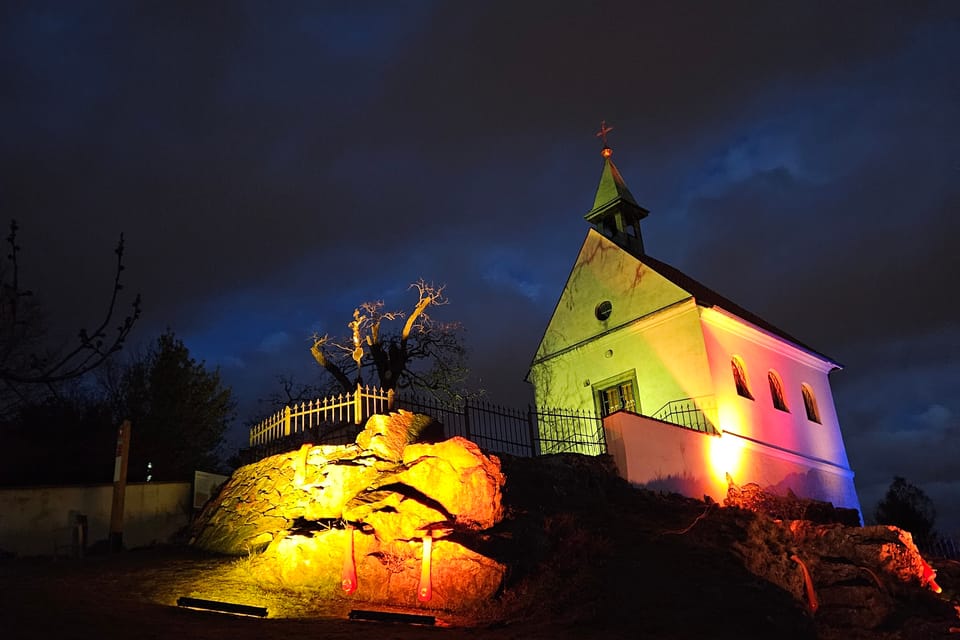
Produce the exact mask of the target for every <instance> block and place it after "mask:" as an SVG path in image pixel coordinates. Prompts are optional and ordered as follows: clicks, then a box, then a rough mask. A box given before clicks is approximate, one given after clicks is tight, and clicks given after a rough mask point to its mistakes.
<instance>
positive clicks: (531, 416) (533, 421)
mask: <svg viewBox="0 0 960 640" xmlns="http://www.w3.org/2000/svg"><path fill="white" fill-rule="evenodd" d="M527 429H529V431H530V457H531V458H535V457H537V456H538V455H539V452H538V451H537V449H538V447H537V445H538V444H539V443H540V434H539V433H537V414H536V413H535V412H534V410H533V407H531V406H530V405H527Z"/></svg>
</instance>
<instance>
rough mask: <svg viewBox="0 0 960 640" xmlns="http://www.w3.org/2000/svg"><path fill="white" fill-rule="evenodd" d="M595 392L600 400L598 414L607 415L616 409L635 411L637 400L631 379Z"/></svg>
mask: <svg viewBox="0 0 960 640" xmlns="http://www.w3.org/2000/svg"><path fill="white" fill-rule="evenodd" d="M597 393H598V396H599V400H600V415H602V416H608V415H610V414H611V413H615V412H617V411H632V412H634V413H637V400H636V394H635V393H634V389H633V381H632V380H628V381H626V382H620V383H617V384H615V385H613V386H610V387H606V388H605V389H600V390H599V391H598V392H597Z"/></svg>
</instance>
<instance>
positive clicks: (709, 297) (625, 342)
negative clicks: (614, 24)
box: [527, 127, 860, 510]
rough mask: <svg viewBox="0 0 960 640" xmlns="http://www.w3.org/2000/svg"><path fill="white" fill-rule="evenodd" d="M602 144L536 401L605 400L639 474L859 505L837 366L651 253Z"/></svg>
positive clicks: (537, 367)
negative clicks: (835, 385) (833, 383)
mask: <svg viewBox="0 0 960 640" xmlns="http://www.w3.org/2000/svg"><path fill="white" fill-rule="evenodd" d="M602 133H603V134H604V136H605V134H606V129H605V127H604V130H602ZM602 156H603V158H604V165H603V173H602V174H601V177H600V185H599V187H598V188H597V194H596V198H595V200H594V204H593V208H592V209H591V210H590V211H589V213H587V214H586V216H585V217H586V220H587V222H588V223H589V224H590V229H589V230H588V231H587V235H586V238H585V239H584V241H583V245H582V246H581V248H580V253H579V255H578V256H577V259H576V261H575V262H574V265H573V269H572V271H571V273H570V276H569V278H568V279H567V283H566V285H565V286H564V288H563V291H562V293H561V294H560V299H559V301H558V303H557V305H556V308H555V310H554V312H553V316H552V317H551V319H550V322H549V323H548V325H547V328H546V331H545V332H544V335H543V338H542V340H541V342H540V345H539V347H538V348H537V351H536V355H535V357H534V359H533V363H532V364H531V367H530V371H529V373H528V376H527V380H528V381H529V382H531V383H532V384H533V386H534V393H535V397H536V403H537V406H540V407H564V408H573V409H584V410H590V411H596V412H597V413H598V414H599V415H601V416H602V417H603V422H604V431H605V433H606V439H607V450H608V453H610V454H611V455H612V456H613V458H614V460H615V462H616V465H617V468H618V470H619V472H620V474H621V475H622V476H623V477H624V478H626V479H627V480H628V481H630V482H631V483H632V484H634V485H637V486H645V487H649V488H653V489H661V490H667V491H676V492H678V493H681V494H684V495H688V496H690V497H695V498H702V497H703V496H704V495H709V496H710V497H712V498H713V499H715V500H716V501H718V502H722V501H723V498H724V497H725V496H726V492H727V486H728V482H729V481H732V482H734V483H736V484H737V485H740V486H742V485H745V484H747V483H757V484H759V485H760V486H761V487H762V488H764V489H766V490H769V491H772V492H774V493H777V494H780V495H785V494H787V493H788V491H792V492H793V493H794V494H795V495H797V496H800V497H805V498H813V499H817V500H825V501H829V502H832V503H833V504H834V505H835V506H838V507H847V508H854V509H857V510H859V509H860V504H859V500H858V498H857V494H856V490H855V488H854V484H853V471H852V470H851V469H850V464H849V462H848V461H847V454H846V450H845V448H844V444H843V437H842V435H841V433H840V424H839V421H838V420H837V413H836V408H835V407H834V402H833V395H832V393H831V390H830V381H829V378H828V376H829V374H830V372H831V371H833V370H835V369H839V368H840V365H839V364H838V363H837V362H835V361H834V360H832V359H831V358H829V357H828V356H826V355H824V354H822V353H819V352H817V351H815V350H814V349H812V348H810V347H809V346H807V345H805V344H803V343H802V342H800V341H799V340H797V339H796V338H793V337H792V336H790V335H788V334H787V333H786V332H784V331H782V330H780V329H778V328H777V327H775V326H773V325H772V324H770V323H769V322H766V321H765V320H763V319H762V318H760V317H758V316H756V315H754V314H752V313H750V312H749V311H747V310H746V309H744V308H743V307H740V306H739V305H737V304H735V303H734V302H732V301H730V300H728V299H727V298H725V297H723V296H722V295H720V294H718V293H716V292H715V291H713V290H712V289H710V288H708V287H706V286H704V285H703V284H701V283H700V282H698V281H696V280H694V279H693V278H691V277H690V276H688V275H686V274H684V273H683V272H681V271H680V270H678V269H676V268H674V267H672V266H670V265H668V264H666V263H664V262H661V261H660V260H657V259H655V258H653V257H651V256H650V255H648V254H647V252H646V249H645V248H644V243H643V237H642V235H641V233H640V222H641V220H643V219H644V218H645V217H647V215H648V213H649V212H648V211H647V210H646V209H644V208H643V207H641V206H640V205H639V204H637V201H636V200H635V199H634V197H633V195H632V194H631V193H630V191H629V189H627V186H626V184H625V183H624V181H623V178H622V177H621V175H620V173H619V171H617V167H616V166H615V165H614V163H613V161H612V160H611V156H612V151H611V150H610V148H609V147H607V146H606V145H604V147H603V151H602ZM541 428H543V427H541ZM541 435H542V436H546V437H549V434H541Z"/></svg>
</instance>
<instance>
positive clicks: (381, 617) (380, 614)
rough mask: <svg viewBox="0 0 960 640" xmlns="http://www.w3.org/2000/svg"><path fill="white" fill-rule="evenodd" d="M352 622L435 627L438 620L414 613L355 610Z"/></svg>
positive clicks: (350, 616)
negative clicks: (400, 623)
mask: <svg viewBox="0 0 960 640" xmlns="http://www.w3.org/2000/svg"><path fill="white" fill-rule="evenodd" d="M349 618H350V619H351V620H369V621H372V622H402V623H404V624H421V625H427V626H430V627H432V626H434V625H436V624H437V619H436V618H434V617H433V616H420V615H415V614H412V613H395V612H392V611H364V610H363V609H354V610H353V611H351V612H350V615H349Z"/></svg>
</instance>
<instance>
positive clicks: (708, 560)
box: [0, 461, 960, 640]
mask: <svg viewBox="0 0 960 640" xmlns="http://www.w3.org/2000/svg"><path fill="white" fill-rule="evenodd" d="M549 462H550V461H540V462H539V463H538V464H540V465H547V464H548V463H549ZM531 465H532V463H529V462H528V463H524V464H522V465H519V464H517V465H514V466H512V467H511V468H509V469H508V477H509V478H511V479H512V480H513V482H512V484H511V483H508V484H507V489H508V492H507V494H506V498H505V501H506V503H507V504H508V505H509V511H510V513H509V517H508V518H507V521H505V523H503V525H504V526H503V527H501V528H500V529H498V530H497V531H495V532H494V533H493V536H492V537H493V538H495V539H496V540H497V541H498V544H499V547H497V548H494V547H491V552H496V553H497V554H498V555H499V556H500V557H501V559H502V561H503V562H504V563H505V564H506V566H508V567H509V572H508V575H507V578H506V580H505V584H504V588H503V590H502V592H501V593H500V594H499V595H498V596H497V597H496V598H495V599H494V600H492V601H491V602H489V603H487V604H485V605H483V607H481V608H480V609H478V610H474V611H469V612H460V613H459V614H458V615H452V614H450V613H448V612H436V611H433V612H430V611H421V612H420V613H421V614H424V613H426V614H429V615H433V616H435V617H436V619H437V622H438V623H439V624H438V626H415V625H410V624H403V623H385V622H370V621H363V620H351V619H349V614H350V612H351V611H352V610H364V609H379V607H374V606H371V605H369V604H365V603H363V602H359V601H357V600H354V599H352V597H347V596H340V597H338V598H337V599H336V600H334V601H321V600H319V599H318V598H317V596H316V595H315V592H314V593H313V594H312V593H310V592H308V591H305V590H301V591H292V590H283V591H281V590H271V589H267V588H265V587H264V586H263V585H261V584H258V583H257V582H256V580H255V579H252V578H251V576H252V575H253V574H252V573H251V572H249V571H248V570H247V569H248V568H249V565H250V560H249V559H247V558H226V557H221V556H214V555H211V554H209V553H202V552H199V551H197V550H196V549H194V548H190V547H186V546H172V545H171V546H162V547H153V548H148V549H141V550H131V551H123V552H119V553H113V554H101V555H95V554H88V555H87V556H86V557H84V558H72V559H64V558H61V559H52V558H0V624H2V626H0V638H2V639H3V640H8V639H9V640H20V639H43V640H48V639H57V640H72V639H81V638H82V639H88V638H91V639H97V640H119V639H121V638H122V639H124V640H127V639H130V638H135V639H137V640H151V639H154V638H156V639H176V640H187V639H190V640H204V639H210V640H213V639H216V640H223V639H229V640H254V639H256V640H270V639H273V638H277V639H281V638H282V639H283V640H292V639H299V638H311V639H313V638H317V639H329V640H340V639H342V640H346V639H347V638H349V639H350V640H365V639H370V640H410V639H413V638H437V639H448V638H489V639H492V640H507V639H517V640H519V639H525V640H541V639H542V640H546V639H551V640H555V639H559V640H563V639H567V638H569V639H574V638H577V639H580V638H604V640H619V639H624V640H626V639H630V640H634V639H636V638H643V639H644V640H667V639H671V640H672V639H686V638H698V639H699V638H703V639H710V640H718V639H726V638H729V639H737V640H743V639H749V638H776V640H791V639H798V640H800V639H802V640H810V639H813V638H821V639H823V640H833V639H834V638H837V639H839V638H843V639H844V640H851V639H855V640H861V639H862V640H867V639H868V638H869V639H870V640H877V639H881V640H901V639H903V640H914V639H915V640H930V639H931V638H940V637H943V638H954V637H960V635H957V634H955V633H953V632H952V631H951V629H952V628H953V627H954V626H956V627H960V619H958V618H957V617H955V616H954V615H953V611H952V609H951V607H950V606H949V605H946V604H943V603H940V601H939V600H938V601H936V603H937V604H938V607H939V608H936V607H935V608H934V609H936V611H937V612H938V613H936V615H934V616H931V615H930V613H929V612H930V611H933V609H931V607H930V603H929V597H926V598H920V597H919V595H918V596H917V602H913V603H912V602H907V603H905V604H904V606H902V607H900V608H899V609H897V610H896V612H895V615H892V616H891V617H890V618H889V620H886V621H885V623H884V625H883V626H882V627H879V628H869V629H868V628H856V627H849V626H847V627H844V628H838V627H836V626H833V627H831V626H829V625H828V624H825V620H827V619H828V618H829V616H826V615H825V614H829V610H828V607H825V606H824V607H821V608H820V610H819V612H818V613H817V614H816V615H814V614H813V613H811V611H810V608H809V607H808V606H807V603H806V602H805V601H804V598H802V597H797V596H796V595H792V594H791V593H788V592H787V591H785V590H783V589H781V588H779V587H777V586H776V585H775V584H773V583H772V582H768V581H767V580H764V579H762V578H760V577H758V575H755V574H754V573H751V572H750V571H749V570H748V569H747V568H746V566H745V561H744V551H743V549H744V547H748V548H749V549H756V548H757V547H758V546H759V547H763V545H764V544H768V545H769V543H770V541H769V540H768V541H765V540H764V539H762V538H761V539H754V540H748V535H747V530H746V529H745V527H744V522H748V521H751V518H754V517H755V516H751V515H749V514H747V513H746V512H742V511H739V510H729V509H722V508H719V507H718V506H717V505H709V504H705V503H704V502H701V501H696V500H690V499H688V498H682V497H679V496H664V495H660V494H654V493H652V492H642V491H635V490H632V489H629V488H625V486H624V483H622V481H619V480H618V479H615V478H614V479H610V478H608V475H609V474H606V475H605V474H602V473H596V472H592V471H591V470H590V469H589V468H581V469H579V471H578V472H577V473H570V472H569V469H568V468H567V467H563V466H561V467H558V469H557V470H554V471H551V470H550V469H549V468H548V469H546V470H545V469H543V468H535V467H533V466H531ZM770 522H772V521H770ZM770 526H774V525H772V524H771V525H770ZM738 549H739V551H738ZM761 555H762V554H761ZM935 566H936V567H937V568H939V569H941V576H940V577H941V578H943V580H942V581H941V585H942V586H943V587H944V590H945V593H944V595H945V596H946V595H949V596H950V597H951V599H953V600H956V598H957V593H958V591H960V563H955V562H952V561H951V564H947V563H943V564H935ZM791 570H793V571H794V573H796V571H795V567H793V566H792V565H791ZM361 579H362V576H361ZM797 580H798V581H799V580H800V578H799V577H797ZM798 584H800V582H798ZM181 597H193V598H202V599H207V600H217V601H225V602H234V603H240V604H247V605H255V606H261V607H266V608H267V611H268V616H267V617H266V618H253V617H236V616H230V615H226V614H220V613H212V612H209V611H195V610H188V609H184V608H181V607H178V606H177V600H178V598H181ZM940 605H942V606H940ZM944 612H945V613H944Z"/></svg>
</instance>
